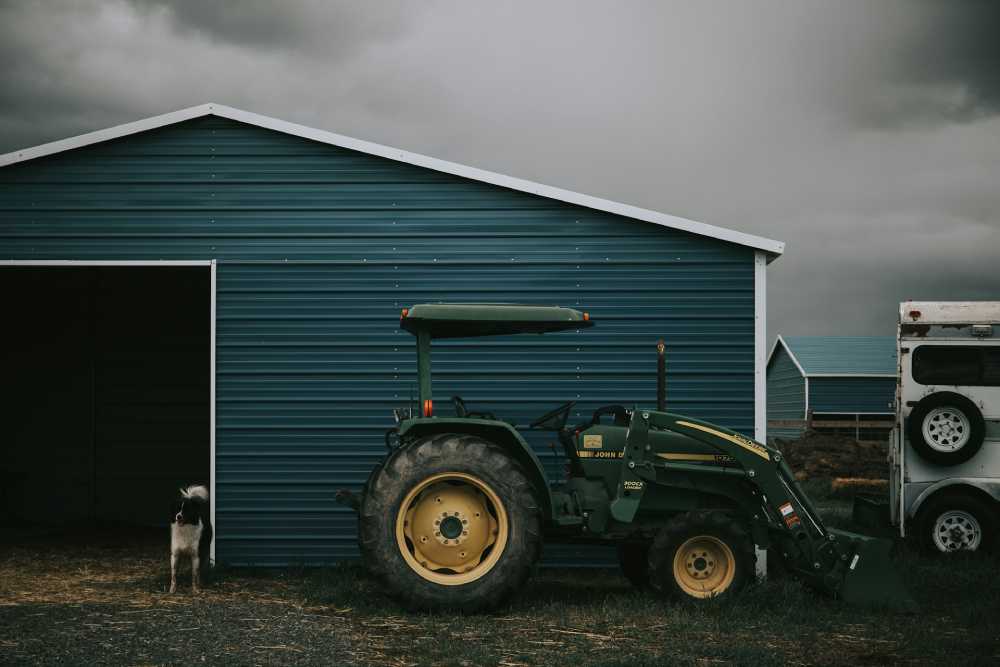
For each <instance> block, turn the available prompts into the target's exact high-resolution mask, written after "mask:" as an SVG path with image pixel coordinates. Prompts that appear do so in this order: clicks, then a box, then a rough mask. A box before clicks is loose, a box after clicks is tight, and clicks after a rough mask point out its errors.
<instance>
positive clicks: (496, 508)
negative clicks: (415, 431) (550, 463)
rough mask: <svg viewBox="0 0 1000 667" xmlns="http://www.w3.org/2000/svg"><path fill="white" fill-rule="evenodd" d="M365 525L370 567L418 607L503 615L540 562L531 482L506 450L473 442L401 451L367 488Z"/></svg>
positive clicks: (453, 436)
mask: <svg viewBox="0 0 1000 667" xmlns="http://www.w3.org/2000/svg"><path fill="white" fill-rule="evenodd" d="M358 520H359V534H360V545H361V555H362V558H363V559H364V561H365V564H366V566H367V567H368V568H369V570H370V571H371V572H372V573H373V574H375V575H376V576H377V577H378V578H379V579H381V580H382V581H383V583H384V584H385V585H386V588H387V589H388V592H390V593H391V594H392V595H393V596H394V597H396V598H398V599H399V600H400V601H402V602H403V603H404V604H405V605H407V606H408V607H411V608H414V609H437V610H449V611H461V612H472V611H479V610H484V609H489V608H492V607H495V606H497V605H499V604H501V603H502V602H503V601H504V600H505V599H506V598H507V597H508V596H509V595H510V594H511V593H513V592H514V591H516V590H517V589H518V588H520V587H521V586H522V585H523V584H524V583H525V581H526V580H527V579H528V576H529V575H530V573H531V570H532V568H533V566H534V565H535V563H536V562H537V560H538V558H539V556H540V555H541V548H542V537H541V520H540V510H539V507H538V502H537V500H536V498H535V490H534V489H533V488H532V485H531V482H529V481H528V478H527V476H526V475H525V473H524V471H523V470H522V469H521V467H520V465H518V463H517V462H516V461H515V460H514V459H513V458H511V457H510V456H509V455H508V454H507V453H506V452H505V451H504V450H503V449H502V448H500V447H498V446H497V445H495V444H493V443H491V442H489V441H487V440H484V439H482V438H479V437H476V436H471V435H463V434H457V433H446V434H440V435H433V436H430V437H427V438H425V439H423V440H420V441H417V442H415V443H413V444H411V445H406V446H403V447H400V448H399V449H397V450H396V451H395V452H393V454H392V455H390V456H389V458H388V459H387V460H386V461H385V463H384V464H383V465H382V466H381V467H380V468H379V469H378V470H377V471H376V472H375V474H374V475H372V477H371V479H370V480H369V483H368V485H367V487H366V489H365V494H364V498H363V500H362V503H361V511H360V514H359V519H358Z"/></svg>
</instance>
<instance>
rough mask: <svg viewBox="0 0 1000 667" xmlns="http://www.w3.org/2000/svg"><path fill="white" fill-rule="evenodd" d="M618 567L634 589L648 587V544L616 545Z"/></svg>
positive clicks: (626, 543) (630, 543)
mask: <svg viewBox="0 0 1000 667" xmlns="http://www.w3.org/2000/svg"><path fill="white" fill-rule="evenodd" d="M618 565H619V566H620V567H621V569H622V575H624V576H625V578H626V579H628V580H629V582H630V583H631V584H632V585H633V586H635V587H636V588H646V587H647V586H648V585H649V542H622V543H621V544H619V545H618Z"/></svg>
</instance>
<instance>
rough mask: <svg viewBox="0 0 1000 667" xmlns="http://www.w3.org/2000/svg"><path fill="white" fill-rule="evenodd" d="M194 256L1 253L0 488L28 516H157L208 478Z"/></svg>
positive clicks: (205, 290)
mask: <svg viewBox="0 0 1000 667" xmlns="http://www.w3.org/2000/svg"><path fill="white" fill-rule="evenodd" d="M211 289H212V287H211V271H210V268H209V267H207V266H196V267H195V266H77V265H70V266H24V265H16V266H4V267H0V294H3V301H4V305H3V311H4V318H3V320H4V324H3V325H2V327H0V358H2V366H0V368H2V369H3V385H4V398H3V401H2V402H3V419H2V420H0V488H2V489H3V490H2V491H0V502H2V503H3V515H4V516H5V517H6V518H7V520H9V521H10V520H12V521H14V522H23V523H25V524H30V525H45V524H50V525H68V524H74V523H80V522H86V523H90V522H94V521H97V522H114V523H128V524H137V525H164V524H165V523H166V522H167V521H168V519H169V507H170V502H171V501H172V500H173V498H174V497H175V496H176V493H177V488H178V487H179V486H181V485H186V484H191V483H195V482H198V483H206V484H208V483H210V471H211V461H210V456H211V452H210V420H211V347H210V346H211Z"/></svg>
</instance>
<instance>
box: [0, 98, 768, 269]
mask: <svg viewBox="0 0 1000 667" xmlns="http://www.w3.org/2000/svg"><path fill="white" fill-rule="evenodd" d="M208 115H215V116H219V117H220V118H228V119H230V120H235V121H239V122H242V123H248V124H250V125H255V126H257V127H262V128H265V129H269V130H274V131H276V132H283V133H285V134H290V135H294V136H297V137H301V138H303V139H310V140H312V141H318V142H321V143H325V144H330V145H333V146H339V147H341V148H346V149H349V150H355V151H360V152H362V153H367V154H369V155H375V156H378V157H384V158H387V159H390V160H396V161H398V162H405V163H407V164H412V165H415V166H418V167H424V168H427V169H433V170H435V171H440V172H444V173H446V174H452V175H454V176H460V177H463V178H470V179H473V180H476V181H482V182H484V183H490V184H492V185H497V186H500V187H504V188H510V189H512V190H519V191H521V192H527V193H529V194H534V195H539V196H541V197H547V198H549V199H557V200H559V201H563V202H566V203H568V204H576V205H577V206H585V207H587V208H592V209H596V210H598V211H605V212H607V213H613V214H615V215H621V216H624V217H628V218H634V219H636V220H642V221H644V222H651V223H653V224H657V225H660V226H662V227H669V228H671V229H678V230H681V231H686V232H691V233H692V234H698V235H700V236H707V237H710V238H715V239H719V240H720V241H728V242H730V243H736V244H738V245H742V246H747V247H750V248H754V249H756V250H762V251H764V252H766V253H768V256H767V257H766V258H765V259H766V261H770V260H773V259H774V258H776V257H777V256H778V255H781V254H782V253H783V252H784V251H785V244H784V243H783V242H781V241H774V240H771V239H767V238H763V237H760V236H754V235H752V234H745V233H743V232H738V231H735V230H732V229H726V228H724V227H716V226H715V225H709V224H706V223H703V222H696V221H694V220H688V219H687V218H681V217H678V216H674V215H668V214H666V213H660V212H657V211H651V210H649V209H644V208H639V207H637V206H632V205H629V204H622V203H620V202H615V201H611V200H608V199H602V198H599V197H592V196H590V195H585V194H581V193H579V192H572V191H570V190H563V189H561V188H556V187H552V186H549V185H542V184H541V183H534V182H532V181H526V180H523V179H520V178H514V177H512V176H505V175H503V174H497V173H495V172H492V171H486V170H484V169H478V168H476V167H469V166H466V165H461V164H458V163H455V162H448V161H447V160H439V159H437V158H432V157H428V156H426V155H420V154H418V153H411V152H409V151H403V150H400V149H398V148H392V147H390V146H383V145H381V144H376V143H372V142H370V141H363V140H361V139H353V138H351V137H345V136H343V135H340V134H335V133H333V132H327V131H325V130H317V129H315V128H311V127H306V126H304V125H298V124H296V123H289V122H287V121H283V120H278V119H276V118H270V117H268V116H262V115H260V114H255V113H252V112H250V111H242V110H240V109H234V108H232V107H227V106H225V105H222V104H214V103H209V104H201V105H199V106H195V107H190V108H187V109H181V110H179V111H173V112H170V113H165V114H161V115H159V116H153V117H151V118H146V119H143V120H138V121H135V122H132V123H125V124H124V125H118V126H115V127H111V128H108V129H105V130H98V131H96V132H90V133H87V134H81V135H79V136H76V137H70V138H68V139H62V140H60V141H53V142H51V143H47V144H41V145H40V146H34V147H32V148H25V149H22V150H19V151H13V152H11V153H7V154H5V155H0V167H3V166H7V165H11V164H16V163H18V162H23V161H25V160H32V159H35V158H39V157H43V156H46V155H52V154H54V153H59V152H61V151H67V150H71V149H74V148H82V147H84V146H89V145H91V144H95V143H99V142H102V141H108V140H110V139H117V138H119V137H125V136H128V135H131V134H136V133H137V132H145V131H147V130H153V129H156V128H159V127H164V126H166V125H172V124H174V123H180V122H183V121H185V120H192V119H194V118H200V117H202V116H208Z"/></svg>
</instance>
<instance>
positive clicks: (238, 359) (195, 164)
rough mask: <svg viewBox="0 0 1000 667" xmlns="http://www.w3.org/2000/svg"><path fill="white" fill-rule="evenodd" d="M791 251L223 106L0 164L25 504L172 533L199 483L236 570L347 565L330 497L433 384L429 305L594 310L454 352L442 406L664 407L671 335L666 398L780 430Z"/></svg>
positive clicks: (719, 418) (10, 365) (439, 362)
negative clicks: (775, 266)
mask: <svg viewBox="0 0 1000 667" xmlns="http://www.w3.org/2000/svg"><path fill="white" fill-rule="evenodd" d="M782 250H783V244H781V243H779V242H775V241H770V240H767V239H762V238H758V237H754V236H750V235H747V234H743V233H740V232H735V231H731V230H726V229H722V228H718V227H713V226H710V225H706V224H702V223H698V222H693V221H690V220H685V219H682V218H677V217H674V216H670V215H665V214H661V213H656V212H653V211H648V210H643V209H640V208H636V207H633V206H628V205H624V204H618V203H614V202H610V201H607V200H602V199H597V198H594V197H589V196H586V195H580V194H577V193H573V192H568V191H565V190H559V189H556V188H552V187H547V186H543V185H539V184H536V183H529V182H526V181H522V180H519V179H515V178H510V177H507V176H502V175H498V174H494V173H490V172H486V171H482V170H479V169H474V168H470V167H465V166H461V165H457V164H453V163H449V162H444V161H441V160H436V159H433V158H428V157H424V156H420V155H415V154H412V153H408V152H405V151H401V150H398V149H394V148H388V147H385V146H379V145H375V144H371V143H368V142H364V141H358V140H355V139H350V138H347V137H343V136H339V135H335V134H331V133H328V132H323V131H319V130H314V129H310V128H306V127H302V126H299V125H294V124H291V123H286V122H283V121H279V120H275V119H272V118H267V117H264V116H260V115H257V114H253V113H248V112H245V111H240V110H237V109H232V108H229V107H224V106H221V105H216V104H206V105H202V106H199V107H194V108H191V109H186V110H182V111H178V112H174V113H170V114H166V115H162V116H157V117H154V118H150V119H146V120H142V121H138V122H135V123H131V124H127V125H123V126H119V127H115V128H111V129H108V130H102V131H98V132H94V133H91V134H87V135H83V136H81V137H76V138H72V139H67V140H64V141H57V142H54V143H51V144H46V145H43V146H38V147H35V148H30V149H25V150H21V151H16V152H14V153H10V154H8V155H4V156H0V280H2V281H3V289H4V293H5V294H7V295H16V298H12V299H11V300H10V306H9V310H8V312H7V313H6V314H7V315H8V316H9V319H8V322H9V325H8V326H6V327H5V329H6V333H5V334H4V335H5V336H6V337H7V340H5V345H4V346H3V349H4V350H5V352H6V353H7V354H8V358H7V359H5V364H6V366H5V368H6V369H8V371H9V373H8V376H9V377H13V378H14V381H15V382H16V383H18V384H19V386H20V387H21V391H20V392H19V397H18V398H17V402H16V405H15V406H14V407H13V408H12V410H11V415H12V417H11V418H10V419H5V420H4V423H3V424H2V425H0V429H6V431H5V432H4V433H3V434H2V437H0V441H2V442H4V443H5V446H6V447H7V451H8V454H9V456H7V457H6V459H5V462H4V463H3V464H0V465H3V466H5V468H6V469H5V470H3V471H0V474H3V475H4V477H5V479H6V480H7V481H8V482H10V485H9V486H8V489H9V492H8V494H7V496H5V498H6V500H5V502H6V503H7V504H8V505H9V507H8V510H9V511H12V512H14V513H15V514H16V513H17V511H18V508H19V507H22V506H23V505H26V504H30V503H41V504H40V505H37V507H44V508H47V509H46V511H47V512H48V513H49V514H50V515H51V518H52V519H53V520H55V519H58V518H60V517H62V518H65V517H66V516H70V515H72V516H80V517H86V516H90V517H98V518H102V517H105V518H107V517H110V518H120V519H125V520H133V521H148V522H153V523H155V522H156V521H158V520H160V519H162V520H163V522H165V520H166V517H162V515H161V514H159V513H158V512H159V509H157V508H160V507H161V506H163V505H164V503H167V502H169V500H170V499H171V498H172V496H173V494H174V493H176V487H177V486H178V485H180V484H183V483H188V482H192V481H202V480H204V481H207V482H208V483H209V484H210V485H211V487H212V490H213V494H212V499H213V512H214V517H215V524H216V535H217V539H216V558H217V560H219V561H225V562H229V563H234V564H239V563H255V564H264V565H280V564H286V563H308V564H317V563H325V562H330V561H334V560H336V559H340V558H345V557H352V556H353V555H355V553H356V552H355V518H354V516H353V515H352V513H351V512H349V511H348V510H346V509H344V508H341V507H339V506H337V505H336V504H335V503H334V493H335V491H336V490H337V489H339V488H342V487H354V488H357V487H359V486H360V485H361V484H362V482H363V481H364V478H365V476H366V474H367V473H368V471H369V470H370V469H371V468H372V466H373V464H374V463H375V461H376V460H377V459H378V458H379V457H380V456H382V454H383V452H384V449H385V445H384V442H383V434H384V431H385V429H386V428H387V427H388V426H389V425H390V424H391V420H392V414H391V410H392V408H393V407H397V406H403V405H405V404H406V403H407V401H408V400H409V398H410V396H411V392H412V391H413V385H414V380H415V373H414V370H415V353H414V349H413V347H414V346H413V340H412V339H411V337H410V336H409V335H408V334H406V333H405V332H401V331H400V330H399V327H398V321H399V313H400V309H401V308H403V307H406V306H409V305H411V304H414V303H419V302H433V301H465V302H526V303H545V304H561V305H567V306H572V307H576V308H581V309H584V310H587V311H588V312H589V313H590V314H591V317H592V318H593V319H594V320H595V321H596V323H597V327H596V328H595V329H592V330H589V331H586V332H578V333H574V332H569V333H565V334H554V335H546V336H521V337H517V338H508V339H497V340H489V339H482V340H476V341H462V340H458V341H454V342H450V343H447V344H442V345H441V346H440V348H438V349H436V353H435V373H436V383H435V390H436V392H437V393H436V396H435V398H436V402H437V406H436V412H438V413H439V414H442V413H448V412H449V411H450V410H451V406H450V403H449V400H448V399H449V398H450V397H451V396H452V395H455V394H461V395H462V396H463V397H464V399H465V400H466V402H467V403H469V405H470V407H472V406H475V409H477V410H480V409H482V410H489V411H491V412H495V413H496V414H498V415H500V416H501V417H504V418H507V419H509V420H511V421H515V422H517V423H524V422H526V421H527V420H528V419H529V418H531V417H533V416H537V415H538V414H541V413H543V412H545V411H547V410H548V409H550V408H551V407H553V406H555V405H557V404H558V403H561V402H563V401H566V400H569V399H577V400H579V404H578V406H577V414H578V416H579V417H580V418H581V419H582V418H584V417H585V416H587V415H589V414H590V412H591V411H592V410H593V409H594V408H596V407H597V406H598V405H601V404H607V403H622V404H626V405H630V404H634V403H644V404H647V405H648V404H651V403H652V402H653V400H654V398H655V386H656V380H655V342H656V340H657V339H658V338H661V337H662V338H665V339H666V341H667V357H668V406H669V407H670V408H671V409H673V410H676V411H679V412H686V413H690V414H694V415H697V416H698V417H701V418H704V419H708V420H711V421H715V422H719V423H721V424H724V425H726V426H729V427H732V428H735V429H738V430H740V431H742V432H744V433H746V434H748V435H752V436H756V437H757V438H758V439H763V438H764V437H765V426H766V423H765V384H764V369H765V353H766V349H765V343H764V340H765V333H764V321H765V285H766V284H765V275H766V271H765V269H766V266H767V263H768V262H769V261H771V260H772V259H774V258H775V257H777V256H778V255H780V254H781V252H782ZM533 444H534V445H535V446H536V447H537V449H538V451H539V454H540V456H542V457H543V459H544V460H545V461H546V464H547V465H548V467H549V472H550V474H551V475H552V476H553V477H558V476H561V474H562V472H561V469H562V463H561V461H560V460H559V459H558V458H556V457H555V456H554V454H552V452H551V450H550V449H549V447H548V443H547V442H546V441H545V440H543V439H538V440H537V441H535V442H534V443H533ZM190 461H196V462H197V463H196V464H191V463H190ZM199 466H200V467H199ZM54 480H55V481H54ZM52 487H58V490H57V491H53V490H52ZM39 489H45V493H46V494H48V495H47V496H45V498H42V497H40V495H41V492H40V491H39ZM112 495H117V496H118V499H119V500H121V499H122V498H124V499H125V500H126V502H125V503H124V504H123V503H121V502H118V503H112V502H109V496H112ZM46 498H47V499H48V500H46ZM53 498H54V500H53ZM123 505H124V506H123Z"/></svg>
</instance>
